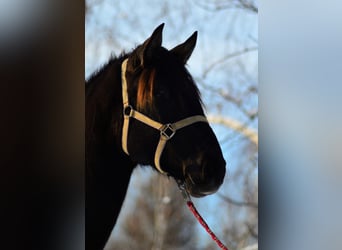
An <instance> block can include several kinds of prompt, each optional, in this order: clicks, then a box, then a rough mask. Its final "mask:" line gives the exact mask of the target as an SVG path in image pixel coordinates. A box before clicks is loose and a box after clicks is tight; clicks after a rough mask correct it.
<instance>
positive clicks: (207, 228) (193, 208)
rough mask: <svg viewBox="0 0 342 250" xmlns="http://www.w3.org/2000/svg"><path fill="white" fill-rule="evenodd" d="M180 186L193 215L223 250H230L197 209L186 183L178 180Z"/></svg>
mask: <svg viewBox="0 0 342 250" xmlns="http://www.w3.org/2000/svg"><path fill="white" fill-rule="evenodd" d="M177 184H178V187H179V189H180V191H181V192H182V195H183V198H184V199H185V201H186V204H187V205H188V207H189V209H190V211H191V212H192V213H193V215H194V216H195V217H196V219H197V220H198V221H199V223H201V225H202V226H203V227H204V229H205V230H206V231H207V232H208V234H209V235H210V236H211V238H212V239H213V240H214V241H215V242H216V244H217V245H218V246H219V247H220V248H221V249H223V250H229V249H228V247H226V246H225V245H224V244H223V243H222V242H221V241H220V240H219V239H218V238H217V236H216V235H215V234H214V233H213V231H211V229H210V228H209V226H208V224H207V223H206V222H205V221H204V219H203V218H202V216H201V215H200V214H199V212H198V211H197V209H196V208H195V205H194V203H193V202H192V201H191V198H190V195H189V193H188V191H187V190H186V188H185V185H184V183H181V182H178V181H177Z"/></svg>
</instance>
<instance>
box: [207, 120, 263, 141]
mask: <svg viewBox="0 0 342 250" xmlns="http://www.w3.org/2000/svg"><path fill="white" fill-rule="evenodd" d="M207 118H208V121H209V122H211V123H217V124H222V125H224V126H227V127H229V128H231V129H233V130H235V131H237V132H240V133H241V134H243V135H244V136H245V137H247V138H248V139H249V140H250V141H251V142H253V143H254V144H255V145H256V146H258V132H257V131H255V130H253V129H250V128H248V127H246V126H244V125H243V124H241V123H240V122H238V121H236V120H233V119H230V118H228V117H222V116H218V115H208V116H207Z"/></svg>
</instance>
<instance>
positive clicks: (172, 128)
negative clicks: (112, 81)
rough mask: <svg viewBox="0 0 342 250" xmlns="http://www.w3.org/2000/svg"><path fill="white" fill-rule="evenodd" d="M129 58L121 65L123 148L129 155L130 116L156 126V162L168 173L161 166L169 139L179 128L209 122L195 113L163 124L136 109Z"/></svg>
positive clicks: (160, 170)
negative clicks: (129, 81)
mask: <svg viewBox="0 0 342 250" xmlns="http://www.w3.org/2000/svg"><path fill="white" fill-rule="evenodd" d="M127 61H128V59H125V60H124V61H123V63H122V65H121V80H122V100H123V116H124V121H123V127H122V149H123V151H124V152H125V153H126V154H127V155H129V153H128V150H127V136H128V129H129V118H130V117H132V118H134V119H136V120H138V121H140V122H142V123H144V124H146V125H148V126H150V127H152V128H155V129H157V130H159V131H160V138H159V143H158V146H157V149H156V152H155V155H154V164H155V165H156V168H157V169H158V170H159V172H160V173H162V174H167V173H166V172H164V171H163V170H162V169H161V167H160V162H159V161H160V157H161V155H162V153H163V150H164V147H165V144H166V142H167V141H168V140H170V139H171V138H172V137H173V136H174V135H175V134H176V131H177V130H178V129H181V128H184V127H186V126H189V125H191V124H193V123H195V122H208V121H207V118H206V117H205V116H203V115H195V116H190V117H188V118H185V119H182V120H180V121H177V122H175V123H168V124H162V123H159V122H157V121H154V120H152V119H151V118H149V117H147V116H146V115H144V114H142V113H140V112H138V111H137V110H134V109H133V107H132V106H131V105H129V101H128V93H127V81H126V67H127Z"/></svg>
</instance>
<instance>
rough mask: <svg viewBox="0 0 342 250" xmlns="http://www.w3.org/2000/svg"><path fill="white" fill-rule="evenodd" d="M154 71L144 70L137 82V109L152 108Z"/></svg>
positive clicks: (152, 69)
mask: <svg viewBox="0 0 342 250" xmlns="http://www.w3.org/2000/svg"><path fill="white" fill-rule="evenodd" d="M155 74H156V70H155V69H154V68H151V69H144V70H143V71H142V73H141V75H140V77H139V80H138V90H137V109H138V110H143V109H146V108H147V109H152V108H153V88H154V82H155Z"/></svg>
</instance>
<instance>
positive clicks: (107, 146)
mask: <svg viewBox="0 0 342 250" xmlns="http://www.w3.org/2000/svg"><path fill="white" fill-rule="evenodd" d="M121 61H122V60H116V61H111V62H110V63H108V65H106V66H105V67H104V68H103V69H102V70H101V71H100V72H98V74H97V75H95V76H94V77H92V78H91V79H90V81H89V82H88V83H87V86H86V218H87V219H86V241H87V242H86V245H87V246H89V247H87V249H102V248H103V246H104V244H105V243H106V241H107V239H108V237H109V235H110V233H111V231H112V229H113V226H114V225H115V223H116V220H117V217H118V214H119V212H120V210H121V206H122V203H123V201H124V198H125V195H126V191H127V187H128V184H129V179H130V176H131V173H132V171H133V168H134V166H135V164H134V163H133V162H132V161H131V160H130V159H129V157H128V156H127V155H126V154H125V153H124V152H123V150H122V148H121V127H122V97H121Z"/></svg>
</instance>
